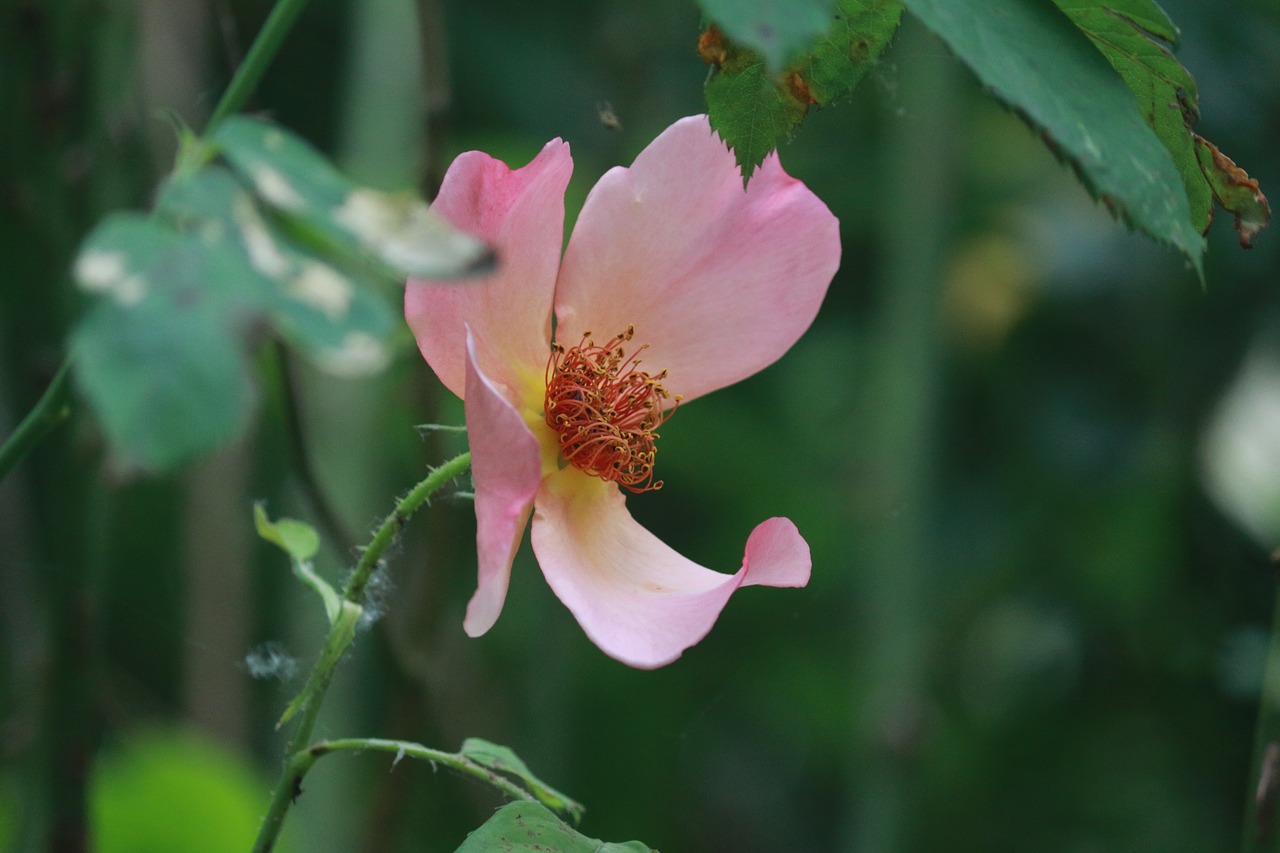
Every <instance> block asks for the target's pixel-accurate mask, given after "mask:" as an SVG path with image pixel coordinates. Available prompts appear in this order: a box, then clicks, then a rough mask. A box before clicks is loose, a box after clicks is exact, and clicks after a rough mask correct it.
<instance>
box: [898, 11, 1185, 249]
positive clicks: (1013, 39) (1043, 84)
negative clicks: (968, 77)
mask: <svg viewBox="0 0 1280 853" xmlns="http://www.w3.org/2000/svg"><path fill="white" fill-rule="evenodd" d="M907 8H908V9H910V10H911V12H912V13H913V14H915V15H916V16H917V17H919V18H920V20H921V21H923V22H924V24H925V26H927V27H929V29H931V30H933V31H934V32H935V33H937V35H938V36H939V37H941V38H942V40H943V41H944V42H946V43H947V45H948V46H949V47H950V48H951V50H952V51H953V52H954V53H955V54H956V55H957V56H958V57H959V58H960V59H961V61H963V62H964V63H965V64H966V65H968V66H969V68H970V69H971V70H972V71H973V72H974V73H975V74H976V75H977V76H978V79H979V80H981V81H982V82H983V83H984V84H985V85H986V86H987V87H988V88H989V89H991V91H992V92H993V93H994V94H995V95H996V96H997V97H998V98H1000V99H1001V100H1002V101H1004V102H1005V103H1006V104H1008V105H1009V106H1010V107H1011V108H1012V109H1013V110H1015V111H1016V112H1017V113H1018V114H1019V115H1020V116H1022V118H1023V119H1024V120H1025V121H1027V122H1028V123H1029V124H1030V125H1031V126H1032V127H1034V128H1035V129H1036V130H1038V131H1039V132H1040V133H1041V134H1042V135H1043V137H1044V138H1045V141H1046V142H1047V143H1048V144H1049V146H1050V147H1051V148H1052V149H1053V150H1054V152H1055V153H1056V154H1057V155H1058V156H1059V157H1061V158H1062V159H1064V160H1065V161H1066V162H1067V163H1069V164H1070V165H1071V167H1072V168H1073V169H1074V170H1075V172H1076V174H1077V175H1078V176H1079V178H1080V180H1081V182H1083V183H1084V185H1085V186H1086V187H1087V188H1088V189H1089V191H1090V192H1091V193H1092V194H1093V195H1094V197H1095V198H1098V199H1101V200H1102V201H1103V202H1105V203H1106V205H1107V207H1108V208H1110V210H1111V212H1112V213H1113V214H1114V215H1115V216H1117V217H1119V218H1120V219H1122V220H1123V221H1125V222H1126V223H1128V224H1130V225H1132V226H1134V227H1136V228H1139V229H1141V230H1142V231H1144V232H1146V233H1147V234H1149V235H1150V236H1152V237H1154V238H1155V239H1156V240H1159V241H1161V242H1163V243H1167V244H1170V245H1172V246H1174V247H1175V248H1177V249H1178V250H1179V251H1181V252H1182V253H1183V255H1185V256H1186V257H1187V259H1188V260H1190V261H1191V263H1192V264H1193V265H1194V266H1195V268H1196V271H1197V272H1200V271H1201V262H1202V257H1203V254H1204V238H1203V237H1202V236H1201V234H1200V232H1199V230H1198V229H1197V228H1196V227H1195V225H1194V224H1193V222H1192V220H1191V209H1190V205H1189V203H1188V200H1187V193H1186V190H1185V189H1184V185H1183V181H1182V177H1181V176H1180V175H1179V172H1178V169H1177V167H1176V166H1175V164H1174V162H1173V159H1172V158H1171V157H1170V155H1169V152H1168V151H1166V150H1165V147H1164V146H1163V145H1162V144H1161V142H1160V139H1158V138H1157V136H1156V134H1155V133H1154V132H1153V131H1152V129H1151V128H1150V127H1149V126H1148V125H1147V123H1146V122H1145V121H1144V120H1143V115H1142V113H1141V112H1140V111H1139V109H1138V108H1137V103H1136V102H1135V100H1134V96H1133V93H1132V92H1130V90H1129V88H1128V86H1126V85H1125V82H1124V80H1122V79H1121V78H1120V77H1119V76H1118V75H1117V74H1116V72H1115V69H1113V68H1112V67H1111V66H1110V65H1109V64H1108V63H1107V61H1106V60H1105V59H1104V58H1103V56H1102V55H1101V54H1100V53H1099V52H1098V51H1097V50H1096V49H1095V48H1094V46H1093V45H1092V44H1091V43H1090V41H1089V40H1088V38H1086V37H1085V36H1084V34H1083V33H1081V32H1080V30H1079V29H1078V28H1077V27H1076V26H1074V25H1073V24H1072V22H1071V20H1070V19H1069V18H1067V16H1066V15H1064V14H1063V13H1062V12H1061V11H1060V10H1059V9H1058V8H1057V7H1056V6H1054V5H1053V3H1052V2H1051V0H1021V2H1016V3H1011V2H1008V0H907Z"/></svg>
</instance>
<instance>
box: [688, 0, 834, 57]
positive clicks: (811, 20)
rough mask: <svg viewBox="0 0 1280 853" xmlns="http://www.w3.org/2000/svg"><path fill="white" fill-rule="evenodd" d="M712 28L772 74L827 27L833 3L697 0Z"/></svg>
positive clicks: (813, 0)
mask: <svg viewBox="0 0 1280 853" xmlns="http://www.w3.org/2000/svg"><path fill="white" fill-rule="evenodd" d="M698 5H699V6H701V7H702V11H703V13H705V14H706V16H707V17H708V18H710V19H711V20H712V21H713V22H715V24H716V26H718V27H720V29H721V30H722V31H723V32H724V33H725V34H726V35H727V36H729V38H731V39H733V41H734V43H736V44H739V45H741V46H743V47H745V48H748V49H750V50H754V51H755V52H756V53H758V54H760V56H762V57H764V61H765V64H766V65H767V66H768V67H769V68H770V69H771V70H773V71H777V70H779V69H781V68H782V66H783V63H785V62H786V61H787V60H788V59H791V58H792V57H793V56H794V55H795V54H797V53H799V52H800V51H801V50H803V49H804V48H807V47H808V46H809V45H810V44H812V43H813V40H814V39H815V38H817V37H818V36H820V35H822V34H823V33H824V32H826V31H827V29H828V28H829V27H830V26H831V13H832V12H833V11H834V10H835V2H834V0H698Z"/></svg>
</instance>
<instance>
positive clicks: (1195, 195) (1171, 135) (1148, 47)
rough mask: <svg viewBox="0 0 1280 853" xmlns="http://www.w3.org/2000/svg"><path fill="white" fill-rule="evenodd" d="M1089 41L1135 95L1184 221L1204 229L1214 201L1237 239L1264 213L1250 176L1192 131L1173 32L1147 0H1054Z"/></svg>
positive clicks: (1245, 239) (1195, 114) (1249, 234)
mask: <svg viewBox="0 0 1280 853" xmlns="http://www.w3.org/2000/svg"><path fill="white" fill-rule="evenodd" d="M1054 2H1055V3H1057V5H1058V7H1059V8H1060V9H1061V10H1062V11H1063V12H1064V13H1066V15H1067V17H1069V18H1070V19H1071V20H1072V21H1073V22H1074V23H1075V24H1076V26H1078V27H1079V28H1080V29H1081V30H1082V31H1083V32H1084V33H1085V35H1087V36H1088V37H1089V38H1090V40H1092V41H1093V44H1094V46H1095V47H1097V48H1098V50H1099V51H1101V52H1102V55H1103V56H1105V57H1106V58H1107V61H1109V62H1110V63H1111V66H1112V67H1113V68H1115V70H1116V71H1117V72H1118V73H1119V74H1120V76H1121V77H1122V78H1123V79H1124V82H1125V83H1126V84H1127V85H1128V87H1129V89H1130V90H1131V91H1132V92H1133V94H1134V97H1135V98H1136V99H1137V101H1138V107H1139V109H1140V110H1141V112H1142V116H1143V118H1144V119H1146V122H1147V124H1148V125H1150V126H1151V129H1152V130H1154V131H1155V134H1156V136H1157V137H1158V138H1159V139H1160V142H1161V144H1162V145H1164V147H1165V149H1166V150H1167V151H1168V152H1169V154H1170V156H1172V157H1173V162H1174V165H1176V166H1177V167H1178V174H1179V176H1180V177H1181V178H1182V182H1183V185H1184V187H1185V188H1186V193H1187V201H1188V203H1189V205H1190V208H1191V222H1192V224H1193V225H1194V226H1195V228H1196V229H1197V230H1199V231H1200V232H1201V233H1204V232H1205V231H1207V230H1208V228H1209V224H1210V223H1211V222H1212V221H1213V205H1214V202H1215V201H1216V202H1217V203H1218V204H1219V205H1221V206H1222V207H1223V208H1224V209H1226V210H1228V211H1230V212H1231V213H1233V214H1234V215H1235V217H1236V230H1237V231H1238V232H1239V234H1240V244H1241V245H1242V246H1245V247H1248V246H1250V245H1252V241H1253V237H1254V235H1255V234H1257V232H1258V231H1260V230H1261V229H1262V228H1263V227H1265V226H1266V224H1267V220H1268V219H1269V218H1270V216H1271V211H1270V208H1269V207H1268V205H1267V200H1266V197H1265V196H1263V195H1262V193H1261V191H1260V190H1259V189H1258V184H1257V181H1254V180H1253V179H1251V178H1250V177H1249V176H1248V175H1247V174H1245V172H1244V171H1243V170H1242V169H1240V168H1239V167H1238V166H1236V165H1235V163H1233V162H1232V161H1231V160H1230V159H1228V158H1227V157H1225V156H1224V155H1223V154H1222V153H1221V152H1219V151H1218V150H1217V148H1215V147H1214V146H1213V145H1212V144H1210V143H1208V142H1207V141H1205V140H1204V139H1202V138H1201V137H1199V136H1197V135H1196V134H1195V133H1194V128H1195V125H1196V122H1197V121H1198V120H1199V118H1200V113H1199V103H1198V97H1197V93H1196V84H1195V80H1194V79H1193V78H1192V76H1191V74H1190V72H1188V71H1187V69H1186V68H1184V67H1183V66H1182V64H1181V63H1179V62H1178V60H1177V59H1175V58H1174V56H1173V54H1172V52H1171V48H1173V47H1175V46H1176V45H1177V43H1178V30H1177V28H1176V27H1175V26H1174V25H1173V23H1172V22H1171V21H1170V20H1169V18H1168V17H1167V16H1166V15H1165V14H1164V12H1163V11H1162V10H1161V9H1160V7H1159V6H1157V5H1156V4H1155V3H1154V2H1152V0H1101V2H1098V1H1097V0H1054Z"/></svg>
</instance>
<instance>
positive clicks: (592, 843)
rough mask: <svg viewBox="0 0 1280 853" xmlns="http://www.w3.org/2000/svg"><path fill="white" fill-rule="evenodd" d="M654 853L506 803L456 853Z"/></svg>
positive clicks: (539, 809)
mask: <svg viewBox="0 0 1280 853" xmlns="http://www.w3.org/2000/svg"><path fill="white" fill-rule="evenodd" d="M552 850H555V851H560V853H652V851H651V849H650V848H649V847H648V846H647V845H645V844H641V843H640V842H639V841H628V842H625V843H622V844H612V843H608V842H604V841H598V840H596V839H594V838H588V837H587V836H585V835H583V834H582V833H580V832H578V831H577V830H575V829H574V828H573V827H571V826H569V825H568V824H567V823H565V822H564V821H562V820H561V819H560V818H558V817H556V816H555V815H554V814H553V813H551V812H549V811H547V809H546V808H544V807H543V806H540V805H538V804H537V803H507V804H506V805H505V806H503V807H502V808H500V809H498V811H497V812H495V813H494V815H493V817H491V818H489V819H488V820H487V821H485V822H484V825H483V826H481V827H480V828H479V829H477V830H476V831H474V832H472V833H471V834H470V835H468V836H467V840H466V841H464V842H462V846H461V847H459V848H458V850H457V853H492V851H502V853H524V851H527V853H533V851H552Z"/></svg>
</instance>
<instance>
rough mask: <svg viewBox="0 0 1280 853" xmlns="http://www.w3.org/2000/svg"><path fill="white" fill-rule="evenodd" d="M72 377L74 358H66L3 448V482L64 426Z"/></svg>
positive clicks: (0, 452)
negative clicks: (56, 428) (27, 456)
mask: <svg viewBox="0 0 1280 853" xmlns="http://www.w3.org/2000/svg"><path fill="white" fill-rule="evenodd" d="M70 377H71V359H70V358H67V359H66V360H65V361H63V362H62V366H61V367H59V368H58V372H57V373H56V374H54V377H53V381H51V382H50V383H49V387H48V388H46V389H45V390H44V394H43V395H42V396H41V397H40V400H39V401H38V402H37V403H36V405H35V407H34V408H33V409H32V410H31V411H30V412H28V413H27V416H26V417H25V418H23V419H22V423H20V424H18V428H17V429H15V430H14V431H13V434H12V435H10V436H9V439H8V440H7V441H6V442H5V443H4V446H2V447H0V482H3V481H4V478H5V477H7V476H8V475H9V472H10V471H11V470H12V469H13V466H15V465H17V464H18V463H19V462H21V461H22V460H23V458H25V457H26V455H27V454H28V453H30V452H31V450H32V449H33V448H34V447H35V446H36V445H37V444H39V443H40V439H42V438H44V437H45V436H46V435H48V434H49V431H50V430H52V429H53V428H54V427H56V426H57V425H58V424H60V423H62V422H63V421H65V420H66V419H67V417H68V416H69V415H70V414H71V409H70V407H69V406H68V405H67V402H66V396H67V388H68V386H69V384H70V382H69V380H70Z"/></svg>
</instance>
